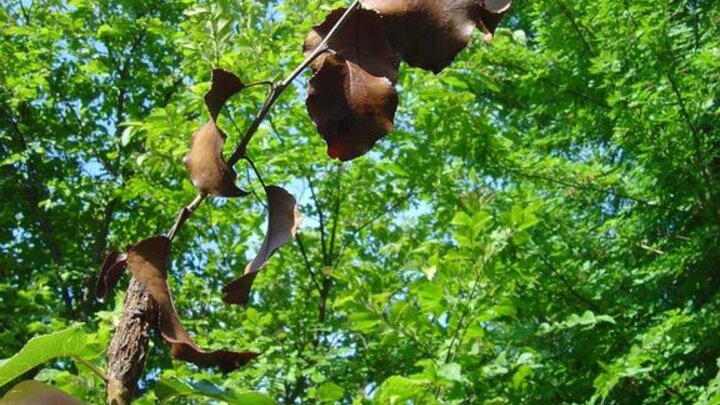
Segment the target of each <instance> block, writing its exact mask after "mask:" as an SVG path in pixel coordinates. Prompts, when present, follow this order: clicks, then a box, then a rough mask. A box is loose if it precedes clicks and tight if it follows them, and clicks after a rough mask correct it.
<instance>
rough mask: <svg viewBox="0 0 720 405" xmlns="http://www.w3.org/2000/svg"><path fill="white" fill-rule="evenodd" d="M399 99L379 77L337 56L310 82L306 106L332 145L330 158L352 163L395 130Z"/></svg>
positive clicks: (329, 145)
mask: <svg viewBox="0 0 720 405" xmlns="http://www.w3.org/2000/svg"><path fill="white" fill-rule="evenodd" d="M397 105H398V97H397V94H396V93H395V89H394V87H393V85H392V83H391V82H390V80H388V79H387V78H385V77H375V76H372V75H370V74H368V73H367V72H365V71H364V70H363V69H361V68H359V67H358V66H357V65H355V64H354V63H352V62H348V61H344V60H343V59H342V58H340V57H337V56H333V57H328V58H326V59H325V60H324V62H323V66H322V68H321V69H320V70H319V71H318V72H317V73H316V74H315V76H313V78H312V79H311V80H310V85H309V89H308V98H307V101H306V106H307V109H308V112H309V113H310V116H311V117H312V119H313V121H314V122H315V126H317V128H318V131H319V132H320V134H322V135H323V137H324V138H325V141H326V142H327V144H328V155H329V156H330V157H331V158H334V159H340V160H341V161H348V160H352V159H355V158H357V157H359V156H362V155H364V154H365V153H367V151H369V150H370V149H371V148H372V147H373V146H374V145H375V143H376V142H377V141H378V140H380V139H381V138H383V137H384V136H385V135H387V134H388V133H389V132H390V131H392V129H393V128H394V126H395V124H394V123H393V118H394V116H395V111H396V110H397Z"/></svg>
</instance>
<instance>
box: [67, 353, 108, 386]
mask: <svg viewBox="0 0 720 405" xmlns="http://www.w3.org/2000/svg"><path fill="white" fill-rule="evenodd" d="M73 360H75V361H77V362H78V363H80V364H82V365H83V366H85V367H87V368H88V369H89V370H90V371H92V372H93V374H95V375H96V376H98V377H100V379H101V380H102V381H103V382H104V383H105V384H107V379H106V378H105V372H103V371H102V370H101V369H100V368H98V367H97V366H95V365H94V364H92V363H90V362H89V361H87V360H85V359H83V358H82V357H80V356H73Z"/></svg>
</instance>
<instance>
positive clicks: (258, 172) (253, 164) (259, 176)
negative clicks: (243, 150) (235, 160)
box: [243, 155, 267, 190]
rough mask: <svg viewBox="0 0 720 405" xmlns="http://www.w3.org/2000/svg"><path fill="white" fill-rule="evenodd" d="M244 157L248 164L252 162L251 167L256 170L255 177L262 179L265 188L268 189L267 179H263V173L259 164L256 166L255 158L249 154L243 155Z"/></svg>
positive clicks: (261, 182)
mask: <svg viewBox="0 0 720 405" xmlns="http://www.w3.org/2000/svg"><path fill="white" fill-rule="evenodd" d="M243 159H245V160H246V161H247V162H248V164H250V167H251V168H252V170H253V172H255V177H257V179H258V180H259V181H260V184H261V185H262V187H263V190H264V189H267V186H266V185H265V180H263V176H262V174H260V170H258V168H257V166H255V162H253V160H252V159H250V156H247V155H245V156H243Z"/></svg>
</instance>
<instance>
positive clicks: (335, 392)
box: [317, 383, 345, 402]
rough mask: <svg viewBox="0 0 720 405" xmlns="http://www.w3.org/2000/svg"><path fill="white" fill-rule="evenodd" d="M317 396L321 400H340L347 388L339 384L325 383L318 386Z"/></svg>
mask: <svg viewBox="0 0 720 405" xmlns="http://www.w3.org/2000/svg"><path fill="white" fill-rule="evenodd" d="M317 396H318V399H319V400H320V402H334V401H339V400H341V399H343V397H344V396H345V390H344V389H343V387H341V386H339V385H337V384H333V383H325V384H323V385H321V386H320V388H318V390H317Z"/></svg>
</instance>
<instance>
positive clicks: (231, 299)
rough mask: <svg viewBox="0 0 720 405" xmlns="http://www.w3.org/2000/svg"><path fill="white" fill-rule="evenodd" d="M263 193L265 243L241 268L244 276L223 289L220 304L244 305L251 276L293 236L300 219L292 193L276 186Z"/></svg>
mask: <svg viewBox="0 0 720 405" xmlns="http://www.w3.org/2000/svg"><path fill="white" fill-rule="evenodd" d="M265 193H266V194H267V199H268V226H267V231H266V233H265V240H264V241H263V244H262V246H260V250H259V251H258V253H257V255H256V256H255V258H254V259H253V260H252V261H251V262H250V263H248V264H247V266H245V274H244V275H243V276H242V277H240V278H238V279H236V280H234V281H232V282H231V283H230V284H228V285H226V286H225V288H224V289H223V291H224V292H225V297H224V301H225V302H226V303H228V304H238V305H247V303H248V300H249V298H250V289H251V288H252V283H253V281H254V280H255V276H257V274H258V272H259V271H260V270H261V269H262V268H263V266H265V264H266V263H267V261H268V260H269V259H270V256H272V254H273V253H274V252H275V251H276V250H277V249H279V248H280V247H282V246H283V245H285V244H287V243H289V242H290V241H291V240H292V239H293V237H295V232H296V231H297V228H298V226H299V225H300V221H301V219H302V218H301V216H300V210H299V209H298V205H297V201H296V200H295V197H293V196H292V194H290V193H289V192H287V191H286V190H285V189H283V188H281V187H277V186H268V187H266V188H265Z"/></svg>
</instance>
